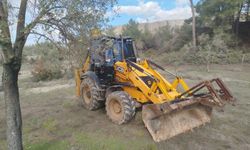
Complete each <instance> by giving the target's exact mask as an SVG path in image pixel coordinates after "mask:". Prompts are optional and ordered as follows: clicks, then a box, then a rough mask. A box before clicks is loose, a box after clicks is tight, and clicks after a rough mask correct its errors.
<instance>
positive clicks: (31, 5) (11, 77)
mask: <svg viewBox="0 0 250 150" xmlns="http://www.w3.org/2000/svg"><path fill="white" fill-rule="evenodd" d="M114 3H115V1H114V0H95V1H93V0H74V1H72V0H36V1H33V0H21V2H20V7H19V8H18V12H17V15H16V14H15V12H16V7H12V6H11V3H10V1H8V0H0V47H1V52H2V54H3V58H4V60H3V76H2V80H3V87H4V100H5V108H6V123H7V132H6V133H7V146H8V149H10V150H22V149H23V146H22V118H21V108H20V100H19V89H18V73H19V71H20V68H21V65H22V56H23V47H24V45H25V43H26V41H27V37H28V36H29V35H30V34H36V35H38V36H40V37H43V38H46V39H48V40H50V41H51V42H53V43H57V42H58V41H63V42H64V43H66V44H67V43H68V42H69V41H72V40H73V39H74V36H75V35H77V36H78V35H81V33H84V35H86V33H87V31H89V30H90V28H92V27H100V26H102V25H103V23H104V22H105V21H106V20H105V17H104V15H105V13H106V11H107V10H108V8H109V7H110V6H112V5H113V4H114ZM28 11H29V12H30V11H32V13H30V15H31V16H32V17H31V18H29V20H31V21H28V19H27V17H26V14H27V12H28ZM13 20H17V23H16V24H17V25H16V35H15V36H13V37H12V38H13V39H14V38H15V40H14V42H13V43H12V41H11V36H12V35H13V34H11V31H10V25H11V24H13V23H14V22H13ZM39 31H43V32H39ZM53 33H57V36H56V37H59V39H53V37H52V36H51V35H53Z"/></svg>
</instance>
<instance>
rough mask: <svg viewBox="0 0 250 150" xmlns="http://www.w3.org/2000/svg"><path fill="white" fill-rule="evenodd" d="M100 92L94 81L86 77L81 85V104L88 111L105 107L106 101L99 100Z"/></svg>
mask: <svg viewBox="0 0 250 150" xmlns="http://www.w3.org/2000/svg"><path fill="white" fill-rule="evenodd" d="M99 97H102V96H101V95H100V92H98V87H97V86H96V83H95V81H94V80H93V79H91V78H90V77H85V78H84V79H83V80H82V83H81V103H82V105H83V106H84V107H85V108H86V109H88V110H97V109H99V108H101V107H103V106H104V101H101V100H98V98H99Z"/></svg>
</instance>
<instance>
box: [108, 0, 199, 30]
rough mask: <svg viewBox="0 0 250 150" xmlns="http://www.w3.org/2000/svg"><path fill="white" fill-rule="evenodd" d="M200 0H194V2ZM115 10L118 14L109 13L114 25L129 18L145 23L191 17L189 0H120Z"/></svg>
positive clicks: (111, 23) (125, 21) (122, 22)
mask: <svg viewBox="0 0 250 150" xmlns="http://www.w3.org/2000/svg"><path fill="white" fill-rule="evenodd" d="M198 1H199V0H194V3H195V4H196V3H197V2H198ZM113 11H115V12H117V13H118V15H114V13H111V12H112V11H109V12H108V13H107V16H108V17H110V18H111V19H110V20H111V22H110V25H113V26H117V25H123V24H126V23H128V21H129V19H134V20H136V21H138V22H143V23H145V22H155V21H162V20H180V19H187V18H190V17H191V10H190V3H189V0H118V6H116V7H114V8H113Z"/></svg>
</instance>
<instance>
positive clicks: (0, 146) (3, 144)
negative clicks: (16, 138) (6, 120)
mask: <svg viewBox="0 0 250 150" xmlns="http://www.w3.org/2000/svg"><path fill="white" fill-rule="evenodd" d="M0 149H7V145H6V141H5V140H0Z"/></svg>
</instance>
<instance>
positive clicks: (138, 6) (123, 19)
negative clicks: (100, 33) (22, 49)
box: [9, 0, 199, 45]
mask: <svg viewBox="0 0 250 150" xmlns="http://www.w3.org/2000/svg"><path fill="white" fill-rule="evenodd" d="M9 1H10V2H11V4H12V5H13V6H16V7H19V5H20V0H9ZM117 1H118V4H117V6H115V7H114V8H112V9H110V10H109V11H108V12H107V14H106V15H105V16H106V17H109V18H110V22H109V25H111V26H119V25H124V24H126V23H128V21H129V20H130V19H133V20H135V21H137V22H139V23H145V22H155V21H163V20H180V19H181V20H183V19H188V18H190V17H191V9H190V2H189V0H117ZM198 1H199V0H193V2H194V4H196V3H197V2H198ZM114 12H116V13H114ZM30 20H32V19H31V16H30V15H29V14H27V21H28V22H29V21H30ZM27 21H26V22H27ZM15 28H16V26H15V25H13V26H11V31H12V41H14V39H15ZM35 39H36V37H35V36H33V35H30V36H29V37H28V40H27V43H26V44H27V45H32V44H34V43H35V41H36V40H35Z"/></svg>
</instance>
